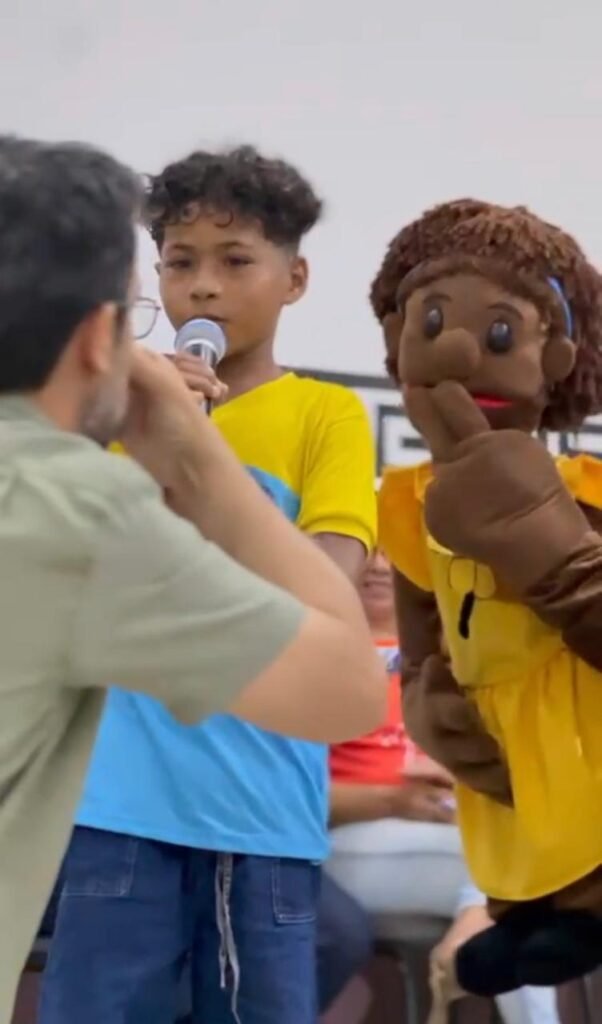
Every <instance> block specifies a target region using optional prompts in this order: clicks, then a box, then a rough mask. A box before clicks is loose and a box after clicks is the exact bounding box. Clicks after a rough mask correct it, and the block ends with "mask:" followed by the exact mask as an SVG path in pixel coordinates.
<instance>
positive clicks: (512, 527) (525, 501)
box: [408, 383, 591, 595]
mask: <svg viewBox="0 0 602 1024" xmlns="http://www.w3.org/2000/svg"><path fill="white" fill-rule="evenodd" d="M420 392H422V393H420ZM408 407H410V408H412V410H413V412H412V415H413V416H414V421H415V422H421V423H422V427H421V429H422V430H423V431H424V432H425V436H427V435H428V439H429V444H430V445H431V450H432V452H433V457H434V460H435V465H434V471H435V472H434V480H433V483H432V484H431V486H430V487H429V488H428V491H427V494H426V500H425V517H426V524H427V528H428V529H429V531H430V533H431V534H432V536H433V537H434V538H435V540H436V541H438V542H439V544H441V545H443V547H445V548H447V549H448V550H450V551H453V552H454V553H455V554H457V555H462V556H464V557H465V558H471V559H474V560H475V561H477V562H483V563H485V564H486V565H489V566H490V567H491V568H492V569H493V570H494V572H495V574H496V575H497V576H498V578H499V579H500V581H501V582H503V583H504V584H505V586H506V587H508V588H510V590H511V591H513V592H514V593H517V594H519V595H520V594H522V593H523V592H525V591H526V590H528V589H529V588H530V587H531V586H534V585H536V584H537V583H538V582H539V581H540V580H541V579H543V578H544V577H545V576H547V575H548V574H549V573H550V572H552V571H554V570H555V569H556V568H558V567H561V566H562V565H564V564H565V562H566V561H567V559H570V558H571V557H572V555H573V553H574V552H575V551H579V550H581V548H582V546H583V544H584V543H586V544H587V542H588V540H589V539H590V538H591V532H590V529H589V525H588V522H587V520H586V518H585V516H584V514H583V512H582V511H581V509H580V508H579V506H578V505H577V503H576V502H575V501H574V500H573V498H572V497H571V495H570V494H569V492H568V491H567V489H566V487H565V485H564V483H563V481H562V479H561V477H560V474H559V473H558V470H557V468H556V465H555V463H554V460H553V458H552V457H551V455H550V454H549V452H548V451H547V450H546V449H545V447H544V446H543V445H542V444H541V443H540V442H539V441H538V440H536V439H535V438H533V437H530V436H529V435H528V434H525V433H523V432H522V431H519V430H498V431H493V430H490V429H489V428H488V427H487V426H484V425H483V423H482V422H481V418H482V419H483V420H484V417H483V414H482V413H481V411H480V409H479V408H478V407H477V406H476V405H475V404H474V402H473V401H472V399H471V397H470V395H468V393H467V392H466V391H465V389H464V388H462V386H461V385H455V384H453V383H446V384H445V385H443V384H442V385H439V386H438V387H436V388H433V389H431V391H426V392H424V389H415V390H414V393H413V395H410V397H409V401H408Z"/></svg>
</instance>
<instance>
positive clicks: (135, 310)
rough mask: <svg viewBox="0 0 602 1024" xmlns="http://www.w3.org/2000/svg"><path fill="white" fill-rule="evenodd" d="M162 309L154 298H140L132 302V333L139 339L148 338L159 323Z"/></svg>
mask: <svg viewBox="0 0 602 1024" xmlns="http://www.w3.org/2000/svg"><path fill="white" fill-rule="evenodd" d="M160 309H161V307H160V306H159V303H158V302H155V300H154V299H147V298H140V299H136V301H135V302H132V304H131V306H130V317H131V323H132V334H133V335H134V337H135V338H136V340H137V341H141V339H142V338H148V336H149V334H150V333H151V331H152V329H153V327H154V326H155V324H156V323H157V317H158V316H159V310H160Z"/></svg>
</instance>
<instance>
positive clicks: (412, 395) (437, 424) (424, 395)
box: [403, 387, 456, 462]
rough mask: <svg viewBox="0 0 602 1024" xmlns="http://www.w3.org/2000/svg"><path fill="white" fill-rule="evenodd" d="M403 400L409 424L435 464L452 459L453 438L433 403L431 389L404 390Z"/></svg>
mask: <svg viewBox="0 0 602 1024" xmlns="http://www.w3.org/2000/svg"><path fill="white" fill-rule="evenodd" d="M403 400H404V406H405V411H406V413H407V415H408V418H409V420H410V422H411V423H412V425H413V426H414V427H416V430H417V431H418V433H419V434H420V435H421V437H422V438H423V440H424V442H425V443H426V445H427V447H428V449H429V450H430V453H431V455H432V457H433V459H434V460H435V462H448V461H449V460H450V459H451V458H452V457H453V452H454V448H455V443H456V442H455V437H454V435H453V434H451V433H450V430H449V428H448V426H447V424H446V422H445V420H444V419H443V417H442V416H441V413H440V412H439V409H438V408H437V407H436V406H435V404H434V402H433V389H432V388H419V387H411V388H406V389H405V390H404V395H403Z"/></svg>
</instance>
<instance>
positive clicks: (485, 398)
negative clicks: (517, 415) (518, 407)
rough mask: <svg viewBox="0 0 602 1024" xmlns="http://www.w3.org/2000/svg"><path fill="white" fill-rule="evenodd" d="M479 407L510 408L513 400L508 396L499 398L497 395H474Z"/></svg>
mask: <svg viewBox="0 0 602 1024" xmlns="http://www.w3.org/2000/svg"><path fill="white" fill-rule="evenodd" d="M472 397H473V399H474V401H475V402H476V404H477V405H478V406H479V409H509V408H510V406H511V405H512V402H511V401H510V400H509V399H508V398H499V397H497V396H496V395H473V396H472Z"/></svg>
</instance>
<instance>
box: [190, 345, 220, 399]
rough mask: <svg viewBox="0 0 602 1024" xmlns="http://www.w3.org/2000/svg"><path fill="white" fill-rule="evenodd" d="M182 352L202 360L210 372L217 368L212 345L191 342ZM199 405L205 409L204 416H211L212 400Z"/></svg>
mask: <svg viewBox="0 0 602 1024" xmlns="http://www.w3.org/2000/svg"><path fill="white" fill-rule="evenodd" d="M184 351H185V352H189V353H190V354H191V355H193V356H198V358H199V359H203V360H204V361H205V362H206V363H207V365H208V366H210V367H211V369H212V370H215V367H216V366H217V358H216V351H215V348H214V347H213V345H211V344H204V343H203V342H202V341H201V342H199V341H192V342H189V343H188V345H186V347H185V349H184ZM200 404H201V405H203V406H204V407H205V413H206V415H207V416H211V413H212V412H213V399H211V398H205V399H204V401H203V402H201V403H200Z"/></svg>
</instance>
